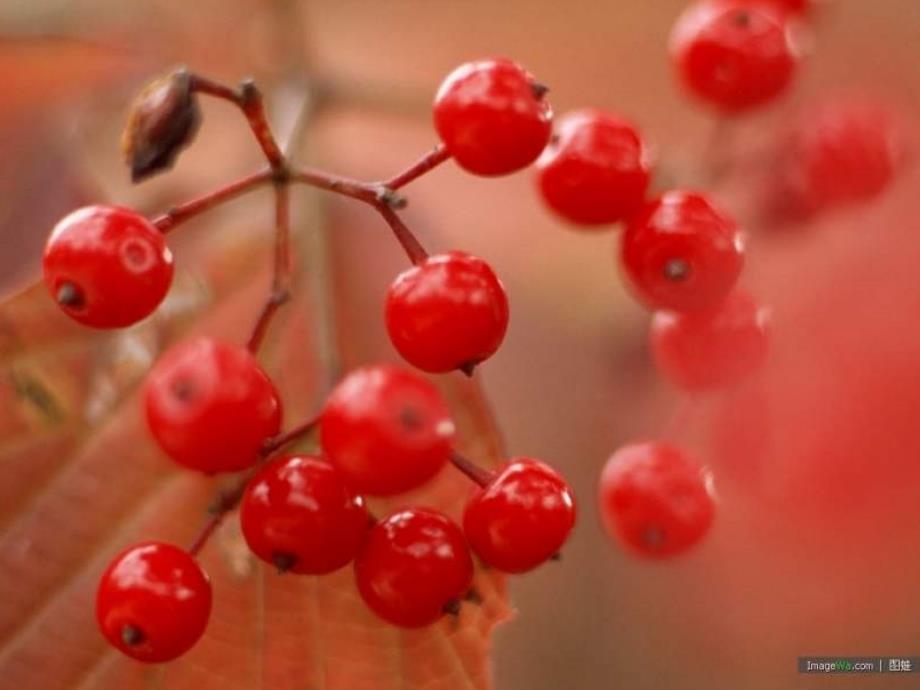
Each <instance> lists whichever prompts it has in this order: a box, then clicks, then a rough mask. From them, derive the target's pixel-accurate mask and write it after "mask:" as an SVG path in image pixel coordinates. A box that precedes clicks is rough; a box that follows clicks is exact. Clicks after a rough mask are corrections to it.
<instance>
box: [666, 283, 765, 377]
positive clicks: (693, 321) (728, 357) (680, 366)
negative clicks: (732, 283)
mask: <svg viewBox="0 0 920 690" xmlns="http://www.w3.org/2000/svg"><path fill="white" fill-rule="evenodd" d="M767 319H768V314H767V310H766V309H764V308H762V307H761V306H759V305H758V304H757V303H756V302H755V301H754V300H753V299H752V298H751V296H750V295H748V294H747V293H744V292H734V293H732V294H730V295H729V296H728V297H727V298H726V299H725V301H724V302H722V303H721V304H720V305H718V306H717V307H715V308H714V309H709V310H706V311H700V312H690V313H676V312H668V311H659V312H656V313H655V316H654V317H653V319H652V326H651V332H650V336H651V345H652V353H653V354H654V357H655V363H656V364H657V365H658V369H659V370H660V371H661V373H662V374H663V375H664V376H665V378H667V379H668V380H669V381H671V383H673V384H674V385H676V386H679V387H680V388H683V389H686V390H689V391H703V390H710V389H714V388H723V387H726V386H731V385H733V384H735V383H738V382H739V381H741V380H743V379H744V378H746V377H747V376H749V375H750V374H751V373H753V372H754V371H756V370H757V369H759V368H760V366H761V365H762V364H763V362H764V360H765V359H766V357H767Z"/></svg>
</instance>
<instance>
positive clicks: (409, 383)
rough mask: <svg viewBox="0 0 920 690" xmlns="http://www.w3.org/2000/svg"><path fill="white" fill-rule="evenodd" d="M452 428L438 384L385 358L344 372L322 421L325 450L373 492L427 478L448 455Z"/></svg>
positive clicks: (351, 479) (353, 481) (356, 484)
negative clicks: (348, 372)
mask: <svg viewBox="0 0 920 690" xmlns="http://www.w3.org/2000/svg"><path fill="white" fill-rule="evenodd" d="M454 432H455V428H454V423H453V421H452V420H451V417H450V411H449V410H448V409H447V404H446V403H445V402H444V399H443V398H442V397H441V394H440V393H439V392H438V389H437V388H435V387H434V386H433V385H432V384H431V383H430V382H428V381H426V380H425V379H424V378H422V377H421V376H419V375H417V374H415V373H413V372H411V371H407V370H405V369H402V368H400V367H396V366H393V365H389V364H377V365H372V366H366V367H363V368H360V369H356V370H355V371H353V372H351V373H350V374H349V375H348V376H346V377H345V378H344V379H343V380H342V381H341V382H340V383H339V385H337V386H336V387H335V389H334V390H333V391H332V393H331V394H330V396H329V399H328V400H327V401H326V405H325V407H324V409H323V414H322V418H321V421H320V443H321V445H322V449H323V455H324V456H325V457H326V458H328V459H329V462H331V463H332V464H333V465H334V466H335V467H337V468H338V470H339V471H340V472H341V473H342V475H343V476H344V477H345V481H346V482H347V483H348V484H349V485H350V486H351V487H353V488H354V489H355V490H356V491H358V492H360V493H363V494H371V495H374V496H390V495H393V494H398V493H403V492H405V491H409V490H410V489H414V488H416V487H418V486H420V485H422V484H424V483H425V482H426V481H428V480H429V479H431V478H432V477H433V476H434V475H435V474H437V472H438V471H439V470H440V469H441V468H442V467H443V466H444V464H445V463H446V461H447V459H448V456H449V454H450V449H451V443H452V441H453V438H454Z"/></svg>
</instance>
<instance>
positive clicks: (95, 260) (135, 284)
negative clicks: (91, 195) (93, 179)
mask: <svg viewBox="0 0 920 690" xmlns="http://www.w3.org/2000/svg"><path fill="white" fill-rule="evenodd" d="M43 268H44V275H45V284H46V285H47V286H48V290H50V291H51V294H52V296H53V297H54V299H55V300H56V301H57V303H58V305H59V306H60V307H61V309H63V310H64V313H66V314H67V315H68V316H70V317H71V318H73V319H74V320H76V321H79V322H80V323H82V324H85V325H87V326H93V327H95V328H122V327H124V326H130V325H131V324H133V323H136V322H138V321H140V320H141V319H143V318H145V317H147V316H149V315H150V313H151V312H153V310H154V309H156V308H157V307H158V306H159V305H160V302H162V301H163V298H164V297H165V296H166V293H167V292H168V291H169V287H170V285H171V284H172V277H173V258H172V254H171V253H170V251H169V248H168V247H167V246H166V240H165V239H164V237H163V233H161V232H160V231H159V230H158V229H157V228H156V227H155V226H154V225H153V224H152V223H151V222H150V221H149V220H147V219H146V218H144V217H143V216H142V215H140V214H139V213H137V212H136V211H132V210H131V209H128V208H121V207H119V206H106V205H101V204H100V205H96V206H87V207H85V208H81V209H79V210H77V211H74V212H73V213H71V214H69V215H68V216H66V217H64V218H63V219H62V220H61V221H60V222H59V223H58V224H57V225H56V226H55V227H54V230H52V231H51V236H50V237H49V238H48V243H47V245H46V246H45V255H44V261H43Z"/></svg>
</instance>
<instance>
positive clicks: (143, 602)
mask: <svg viewBox="0 0 920 690" xmlns="http://www.w3.org/2000/svg"><path fill="white" fill-rule="evenodd" d="M210 615H211V583H210V581H209V580H208V576H207V574H206V573H205V572H204V570H202V569H201V566H200V565H198V562H197V561H196V560H195V559H194V558H193V557H192V556H191V555H190V554H189V553H188V552H186V551H184V550H183V549H180V548H179V547H178V546H173V545H172V544H165V543H163V542H156V541H151V542H144V543H142V544H137V545H136V546H132V547H131V548H129V549H126V550H125V551H123V552H122V553H120V554H119V555H118V556H116V558H115V560H113V561H112V562H111V563H110V564H109V567H108V568H106V570H105V572H104V573H103V575H102V579H101V580H100V581H99V589H98V591H97V593H96V619H97V620H98V622H99V628H100V629H101V630H102V634H103V635H104V636H105V638H106V639H107V640H108V641H109V643H110V644H111V645H112V646H113V647H116V648H118V649H119V650H121V651H122V652H124V653H125V654H127V655H128V656H130V657H133V658H134V659H137V660H138V661H143V662H146V663H151V664H153V663H160V662H163V661H170V660H171V659H175V658H176V657H178V656H181V655H182V654H184V653H185V652H187V651H188V650H189V649H191V648H192V647H193V646H194V645H195V643H196V642H197V641H198V639H199V638H200V637H201V635H202V634H203V633H204V630H205V627H207V624H208V617H209V616H210Z"/></svg>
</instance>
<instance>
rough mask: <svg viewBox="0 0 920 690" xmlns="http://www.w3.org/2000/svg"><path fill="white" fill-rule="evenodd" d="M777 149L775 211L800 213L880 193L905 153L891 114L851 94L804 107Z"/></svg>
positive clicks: (807, 214) (865, 198)
mask: <svg viewBox="0 0 920 690" xmlns="http://www.w3.org/2000/svg"><path fill="white" fill-rule="evenodd" d="M778 148H779V160H778V165H776V166H775V168H774V169H775V171H776V173H775V174H776V179H775V184H774V187H775V189H773V190H772V191H773V196H774V198H773V199H771V201H772V203H773V206H774V209H773V210H774V211H775V212H778V213H780V214H781V215H785V216H787V217H788V216H792V217H798V218H804V217H808V216H810V215H812V214H814V213H817V212H818V211H821V210H823V209H826V208H830V207H833V206H843V205H845V204H850V203H858V202H863V201H868V200H869V199H872V198H873V197H876V196H878V195H879V194H881V193H882V192H883V191H884V190H885V189H886V188H887V187H888V185H889V184H890V183H891V181H892V179H893V177H894V175H895V171H896V170H897V167H898V164H899V163H900V162H901V158H902V155H903V141H902V138H901V136H900V132H899V131H898V127H897V126H896V123H895V121H894V117H893V116H892V113H891V112H890V111H889V110H887V109H886V108H885V107H884V106H882V105H880V104H877V103H872V102H869V101H866V100H857V99H853V98H846V99H835V100H831V101H828V102H825V103H821V104H818V105H817V106H815V107H812V108H809V109H806V110H805V111H803V112H802V113H801V115H800V116H799V117H798V118H797V119H796V121H795V123H794V124H793V126H792V127H791V128H790V131H789V132H788V133H787V134H785V135H784V137H783V138H782V140H781V142H780V146H779V147H778Z"/></svg>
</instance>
